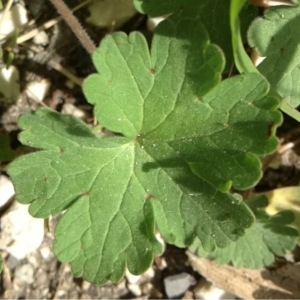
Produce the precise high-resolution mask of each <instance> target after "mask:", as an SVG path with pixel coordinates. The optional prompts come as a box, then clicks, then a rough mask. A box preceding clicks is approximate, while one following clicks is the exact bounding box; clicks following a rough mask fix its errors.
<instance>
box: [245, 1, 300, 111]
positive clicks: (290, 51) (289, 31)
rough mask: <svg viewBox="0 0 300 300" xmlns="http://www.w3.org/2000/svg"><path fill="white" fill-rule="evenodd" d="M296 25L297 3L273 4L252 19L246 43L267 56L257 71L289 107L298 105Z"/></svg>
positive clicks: (299, 21) (299, 9)
mask: <svg viewBox="0 0 300 300" xmlns="http://www.w3.org/2000/svg"><path fill="white" fill-rule="evenodd" d="M298 3H299V4H300V1H299V0H298ZM299 28H300V6H298V7H272V8H269V9H267V10H265V12H264V15H263V17H258V18H257V19H256V20H255V21H254V22H253V24H252V25H251V27H250V28H249V33H248V39H249V44H250V45H251V46H252V47H255V49H256V51H257V53H258V54H259V55H260V56H263V57H266V58H265V59H264V61H263V62H262V63H261V64H260V65H259V66H258V70H259V71H260V72H261V73H262V74H263V75H264V76H265V77H266V78H267V79H268V80H269V82H270V83H271V85H272V87H273V88H274V89H275V90H276V91H277V92H278V93H279V94H280V95H281V96H282V97H283V98H284V99H285V101H286V102H287V103H288V104H289V105H290V106H292V107H297V106H299V104H300V100H299V99H300V87H299V77H300V68H299V59H300V47H299V45H300V35H299V34H300V31H299Z"/></svg>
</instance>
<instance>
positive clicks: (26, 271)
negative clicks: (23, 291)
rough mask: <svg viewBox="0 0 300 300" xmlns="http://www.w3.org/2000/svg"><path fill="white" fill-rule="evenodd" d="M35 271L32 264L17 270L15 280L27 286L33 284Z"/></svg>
mask: <svg viewBox="0 0 300 300" xmlns="http://www.w3.org/2000/svg"><path fill="white" fill-rule="evenodd" d="M33 274H34V270H33V267H32V265H31V264H25V265H22V266H20V267H19V268H17V269H16V272H15V280H19V281H22V282H24V283H27V284H31V283H33Z"/></svg>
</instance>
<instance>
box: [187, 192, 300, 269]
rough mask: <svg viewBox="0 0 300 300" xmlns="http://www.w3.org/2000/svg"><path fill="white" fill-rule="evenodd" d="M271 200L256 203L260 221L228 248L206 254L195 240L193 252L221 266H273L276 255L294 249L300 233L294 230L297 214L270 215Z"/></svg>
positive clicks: (263, 198) (252, 204)
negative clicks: (268, 211) (268, 210)
mask: <svg viewBox="0 0 300 300" xmlns="http://www.w3.org/2000/svg"><path fill="white" fill-rule="evenodd" d="M267 204H268V200H267V198H266V197H264V196H259V197H257V198H256V199H253V200H252V203H250V207H251V208H252V210H253V212H254V214H255V216H256V221H255V223H254V225H253V226H251V227H250V228H249V229H247V230H246V234H245V235H244V236H242V237H241V238H240V239H238V240H237V241H236V242H233V243H232V244H231V245H230V246H228V247H226V248H224V249H220V248H219V249H216V250H215V251H213V252H210V253H208V252H206V251H205V250H204V249H203V248H202V247H201V246H199V241H197V240H195V241H194V244H193V245H192V246H191V247H190V250H191V251H192V252H196V253H198V254H199V255H201V256H206V257H208V258H210V259H214V260H216V261H217V262H219V263H221V264H227V263H229V262H231V263H233V265H234V266H236V267H240V268H263V267H264V266H267V265H270V264H271V263H273V262H274V260H275V255H276V256H284V255H285V254H286V251H288V250H293V249H294V247H295V246H296V241H297V238H298V233H297V230H295V229H294V228H292V227H290V226H291V223H292V222H293V221H294V214H293V213H292V212H290V211H282V212H279V213H277V214H276V215H274V216H268V215H267V214H266V213H265V212H264V211H263V210H261V209H262V208H264V207H266V206H267Z"/></svg>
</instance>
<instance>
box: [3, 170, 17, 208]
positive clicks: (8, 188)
mask: <svg viewBox="0 0 300 300" xmlns="http://www.w3.org/2000/svg"><path fill="white" fill-rule="evenodd" d="M14 194H15V190H14V186H13V184H12V182H11V180H10V179H9V178H8V177H6V176H4V175H0V206H3V205H4V204H5V203H7V201H8V200H9V199H10V198H11V197H12V196H13V195H14Z"/></svg>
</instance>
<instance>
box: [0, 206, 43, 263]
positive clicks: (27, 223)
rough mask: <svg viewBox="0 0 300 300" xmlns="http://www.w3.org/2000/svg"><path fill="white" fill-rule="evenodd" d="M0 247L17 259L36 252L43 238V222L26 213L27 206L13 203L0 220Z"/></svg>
mask: <svg viewBox="0 0 300 300" xmlns="http://www.w3.org/2000/svg"><path fill="white" fill-rule="evenodd" d="M1 232H2V235H1V238H0V247H1V248H2V249H3V250H6V251H7V252H9V253H10V254H11V255H13V256H14V257H16V258H18V259H23V258H25V257H26V256H27V255H28V254H29V253H31V252H32V251H34V250H36V249H37V248H38V247H39V246H40V245H41V243H42V241H43V238H44V220H43V219H36V218H33V217H32V216H30V214H29V213H28V205H24V204H19V203H17V202H15V203H14V205H13V207H12V209H11V210H10V211H9V212H8V213H7V214H5V215H4V216H3V217H2V220H1Z"/></svg>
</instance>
